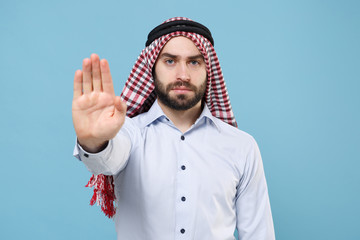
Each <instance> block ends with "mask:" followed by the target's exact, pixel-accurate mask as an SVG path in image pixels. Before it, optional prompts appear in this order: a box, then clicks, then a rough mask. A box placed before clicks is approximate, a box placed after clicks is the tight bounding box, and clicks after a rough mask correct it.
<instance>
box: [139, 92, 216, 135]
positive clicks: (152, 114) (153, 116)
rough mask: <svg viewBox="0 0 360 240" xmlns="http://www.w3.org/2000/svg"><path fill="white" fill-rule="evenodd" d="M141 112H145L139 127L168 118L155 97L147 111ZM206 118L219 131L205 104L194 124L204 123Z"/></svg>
mask: <svg viewBox="0 0 360 240" xmlns="http://www.w3.org/2000/svg"><path fill="white" fill-rule="evenodd" d="M143 114H145V115H144V116H143V119H142V121H141V123H140V127H141V128H143V127H146V126H148V125H150V124H151V123H153V122H155V121H156V120H166V121H169V119H168V118H167V116H166V115H165V113H164V112H163V110H162V109H161V107H160V105H159V103H158V100H157V99H156V100H155V102H154V103H153V105H152V106H151V108H150V109H149V111H148V112H146V113H143ZM207 120H208V122H209V123H210V124H212V125H214V126H215V127H216V128H217V130H218V131H220V126H219V124H218V123H217V121H216V119H215V117H214V116H213V115H212V114H211V112H210V110H209V108H208V106H207V105H206V104H205V105H204V109H203V111H202V112H201V114H200V116H199V118H198V119H197V120H196V121H195V124H194V126H196V125H198V124H205V123H206V122H207Z"/></svg>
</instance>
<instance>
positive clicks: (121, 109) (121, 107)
mask: <svg viewBox="0 0 360 240" xmlns="http://www.w3.org/2000/svg"><path fill="white" fill-rule="evenodd" d="M114 105H115V108H116V110H117V111H116V112H118V113H119V114H122V115H125V114H126V109H127V106H126V103H125V102H123V101H122V100H121V98H120V96H116V97H115V104H114Z"/></svg>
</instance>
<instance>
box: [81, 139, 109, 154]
mask: <svg viewBox="0 0 360 240" xmlns="http://www.w3.org/2000/svg"><path fill="white" fill-rule="evenodd" d="M77 142H78V144H79V145H80V146H81V147H82V149H84V150H85V151H86V152H88V153H98V152H101V151H102V150H104V149H105V148H106V147H107V145H108V144H109V141H101V142H98V141H86V140H81V139H79V138H78V139H77Z"/></svg>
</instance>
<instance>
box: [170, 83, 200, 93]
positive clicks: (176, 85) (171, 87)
mask: <svg viewBox="0 0 360 240" xmlns="http://www.w3.org/2000/svg"><path fill="white" fill-rule="evenodd" d="M176 87H185V88H187V89H190V90H192V91H196V90H197V87H196V86H194V85H192V84H191V83H189V82H183V81H177V82H174V83H170V84H169V85H168V86H167V89H166V90H167V91H170V90H171V89H173V88H176Z"/></svg>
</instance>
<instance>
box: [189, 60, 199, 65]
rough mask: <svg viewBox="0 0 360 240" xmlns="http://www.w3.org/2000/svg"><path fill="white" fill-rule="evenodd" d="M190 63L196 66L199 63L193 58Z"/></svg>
mask: <svg viewBox="0 0 360 240" xmlns="http://www.w3.org/2000/svg"><path fill="white" fill-rule="evenodd" d="M190 64H191V65H194V66H196V65H199V64H200V63H199V61H196V60H193V61H191V62H190Z"/></svg>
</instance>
